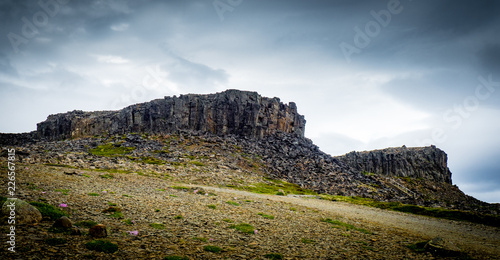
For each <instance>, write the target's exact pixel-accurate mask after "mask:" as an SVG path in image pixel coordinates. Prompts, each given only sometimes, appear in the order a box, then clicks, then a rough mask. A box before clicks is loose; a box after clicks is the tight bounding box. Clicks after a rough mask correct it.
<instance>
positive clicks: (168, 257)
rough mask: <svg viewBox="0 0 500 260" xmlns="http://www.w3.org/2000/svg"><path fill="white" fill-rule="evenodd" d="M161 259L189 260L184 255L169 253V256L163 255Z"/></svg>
mask: <svg viewBox="0 0 500 260" xmlns="http://www.w3.org/2000/svg"><path fill="white" fill-rule="evenodd" d="M163 260H189V258H187V257H185V256H176V255H171V256H165V257H164V258H163Z"/></svg>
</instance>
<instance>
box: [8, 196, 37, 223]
mask: <svg viewBox="0 0 500 260" xmlns="http://www.w3.org/2000/svg"><path fill="white" fill-rule="evenodd" d="M1 213H2V214H1V219H2V222H4V223H5V222H7V223H9V224H10V222H11V221H15V224H16V225H19V224H20V225H23V224H36V223H38V222H40V221H41V220H42V214H41V213H40V211H39V210H38V209H37V208H35V207H33V206H32V205H30V204H29V203H27V202H25V201H23V200H20V199H10V198H9V199H7V201H5V203H4V204H3V206H2V209H1ZM9 221H10V222H9Z"/></svg>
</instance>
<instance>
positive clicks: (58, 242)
mask: <svg viewBox="0 0 500 260" xmlns="http://www.w3.org/2000/svg"><path fill="white" fill-rule="evenodd" d="M66 242H67V241H66V239H64V238H58V237H53V238H47V239H45V243H47V244H49V245H51V246H57V245H62V244H66Z"/></svg>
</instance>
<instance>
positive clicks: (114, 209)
mask: <svg viewBox="0 0 500 260" xmlns="http://www.w3.org/2000/svg"><path fill="white" fill-rule="evenodd" d="M102 212H103V213H113V212H122V209H121V208H118V207H114V206H110V207H109V208H107V209H105V210H103V211H102Z"/></svg>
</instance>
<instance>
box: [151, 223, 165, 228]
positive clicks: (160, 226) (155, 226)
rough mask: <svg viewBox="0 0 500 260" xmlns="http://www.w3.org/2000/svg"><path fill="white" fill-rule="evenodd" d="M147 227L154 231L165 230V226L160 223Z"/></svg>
mask: <svg viewBox="0 0 500 260" xmlns="http://www.w3.org/2000/svg"><path fill="white" fill-rule="evenodd" d="M149 226H150V227H152V228H155V229H165V225H164V224H162V223H151V224H149Z"/></svg>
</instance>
